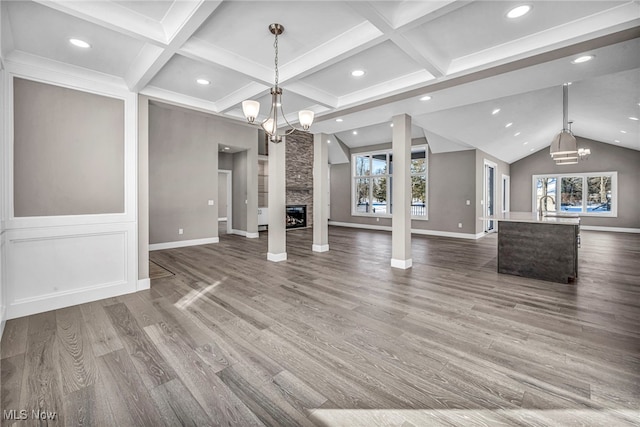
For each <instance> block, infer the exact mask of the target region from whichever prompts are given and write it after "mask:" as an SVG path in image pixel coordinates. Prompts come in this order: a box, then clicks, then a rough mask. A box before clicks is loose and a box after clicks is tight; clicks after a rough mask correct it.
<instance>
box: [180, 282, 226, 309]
mask: <svg viewBox="0 0 640 427" xmlns="http://www.w3.org/2000/svg"><path fill="white" fill-rule="evenodd" d="M221 283H222V281H220V280H218V281H217V282H215V283H212V284H211V285H209V286H207V287H206V288H204V289H200V290H196V289H194V290H192V291H190V292H189V293H188V294H187V295H185V296H183V297H182V298H180V300H179V301H178V302H176V303H175V304H174V306H176V307H178V308H179V309H182V310H184V309H185V308H187V307H189V306H190V305H191V304H193V303H194V302H196V301H197V300H199V299H200V298H202V297H203V296H204V295H205V294H207V293H208V292H211V291H212V290H213V289H215V287H216V286H218V285H219V284H221Z"/></svg>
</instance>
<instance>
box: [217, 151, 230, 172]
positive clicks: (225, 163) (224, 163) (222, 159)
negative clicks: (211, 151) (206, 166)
mask: <svg viewBox="0 0 640 427" xmlns="http://www.w3.org/2000/svg"><path fill="white" fill-rule="evenodd" d="M218 169H222V170H228V171H230V170H233V154H230V153H218Z"/></svg>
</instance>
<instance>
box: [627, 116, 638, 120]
mask: <svg viewBox="0 0 640 427" xmlns="http://www.w3.org/2000/svg"><path fill="white" fill-rule="evenodd" d="M629 120H638V118H637V117H629Z"/></svg>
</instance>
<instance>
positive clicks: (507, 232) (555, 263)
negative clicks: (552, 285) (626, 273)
mask: <svg viewBox="0 0 640 427" xmlns="http://www.w3.org/2000/svg"><path fill="white" fill-rule="evenodd" d="M480 219H481V220H484V221H497V222H498V272H499V273H504V274H513V275H516V276H524V277H531V278H534V279H541V280H548V281H552V282H559V283H569V281H570V280H571V281H573V280H575V279H576V278H577V277H578V243H579V233H580V218H579V217H577V215H566V214H564V215H563V214H556V213H555V212H548V213H546V214H545V216H542V217H541V216H539V215H538V214H537V213H535V212H505V213H503V214H500V215H493V216H487V217H481V218H480Z"/></svg>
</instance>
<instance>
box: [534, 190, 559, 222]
mask: <svg viewBox="0 0 640 427" xmlns="http://www.w3.org/2000/svg"><path fill="white" fill-rule="evenodd" d="M546 199H551V203H553V204H555V203H556V201H555V200H554V199H553V196H549V195H548V194H545V195H544V196H542V197H540V205H539V207H538V215H540V216H539V217H540V218H542V217H543V216H544V213H543V210H542V202H543V201H544V200H546ZM545 206H546V204H545ZM546 211H547V210H546V209H545V210H544V212H546Z"/></svg>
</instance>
